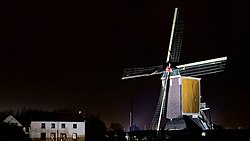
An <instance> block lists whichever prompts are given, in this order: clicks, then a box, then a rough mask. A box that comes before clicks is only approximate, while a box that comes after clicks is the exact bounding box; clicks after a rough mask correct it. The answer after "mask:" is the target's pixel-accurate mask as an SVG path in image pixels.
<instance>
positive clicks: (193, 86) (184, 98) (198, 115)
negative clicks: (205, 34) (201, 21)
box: [122, 8, 227, 130]
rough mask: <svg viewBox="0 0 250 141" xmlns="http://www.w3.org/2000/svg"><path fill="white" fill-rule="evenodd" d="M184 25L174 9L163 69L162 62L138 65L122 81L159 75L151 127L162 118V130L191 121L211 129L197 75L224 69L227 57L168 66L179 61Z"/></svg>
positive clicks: (179, 128) (181, 15) (185, 124)
mask: <svg viewBox="0 0 250 141" xmlns="http://www.w3.org/2000/svg"><path fill="white" fill-rule="evenodd" d="M183 28H184V14H183V11H181V9H178V8H175V12H174V17H173V24H172V30H171V36H170V42H169V48H168V52H167V59H166V66H167V67H166V68H165V69H163V65H158V66H152V67H141V68H126V69H125V70H124V73H123V77H122V80H124V79H131V78H137V77H144V76H151V75H157V74H162V77H161V81H162V87H161V91H160V96H159V100H158V103H157V107H156V110H155V113H154V116H153V119H152V123H151V129H152V130H160V128H161V121H162V119H163V118H166V119H167V120H168V122H167V123H166V127H165V130H181V129H185V128H188V126H189V125H190V123H192V124H194V125H196V126H197V127H198V128H201V129H205V130H206V129H211V128H212V126H211V123H210V122H209V121H208V119H207V118H206V115H205V113H204V110H208V109H209V108H207V107H206V104H205V103H201V100H200V97H201V96H200V80H201V79H200V78H197V76H202V75H207V74H213V73H218V72H221V71H223V70H224V68H225V64H226V60H227V57H221V58H215V59H210V60H205V61H199V62H194V63H189V64H184V65H178V66H171V63H174V62H179V58H180V52H181V46H182V39H183Z"/></svg>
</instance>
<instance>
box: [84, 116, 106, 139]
mask: <svg viewBox="0 0 250 141" xmlns="http://www.w3.org/2000/svg"><path fill="white" fill-rule="evenodd" d="M106 130H107V128H106V126H105V124H104V122H103V121H102V120H101V119H100V115H96V116H95V115H92V114H91V115H87V117H86V132H85V133H86V137H85V139H86V141H102V140H104V138H105V132H106Z"/></svg>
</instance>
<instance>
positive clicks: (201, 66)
mask: <svg viewBox="0 0 250 141" xmlns="http://www.w3.org/2000/svg"><path fill="white" fill-rule="evenodd" d="M226 61H227V57H220V58H215V59H210V60H205V61H199V62H195V63H189V64H184V65H179V66H176V67H177V68H179V69H180V74H181V75H182V76H202V75H207V74H212V73H218V72H222V71H224V69H225V66H226Z"/></svg>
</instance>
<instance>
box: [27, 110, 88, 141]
mask: <svg viewBox="0 0 250 141" xmlns="http://www.w3.org/2000/svg"><path fill="white" fill-rule="evenodd" d="M29 135H30V138H31V139H32V140H33V141H85V121H84V119H83V117H82V116H81V115H80V114H75V113H74V114H72V113H60V114H58V113H57V114H55V113H46V114H43V115H40V116H37V117H36V118H34V119H32V120H31V123H30V130H29Z"/></svg>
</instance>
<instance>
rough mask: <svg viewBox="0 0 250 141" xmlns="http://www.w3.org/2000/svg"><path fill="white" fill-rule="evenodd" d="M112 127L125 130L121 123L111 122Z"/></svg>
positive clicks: (115, 129)
mask: <svg viewBox="0 0 250 141" xmlns="http://www.w3.org/2000/svg"><path fill="white" fill-rule="evenodd" d="M110 129H111V130H113V131H123V129H124V127H123V126H122V125H121V124H120V123H111V125H110Z"/></svg>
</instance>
